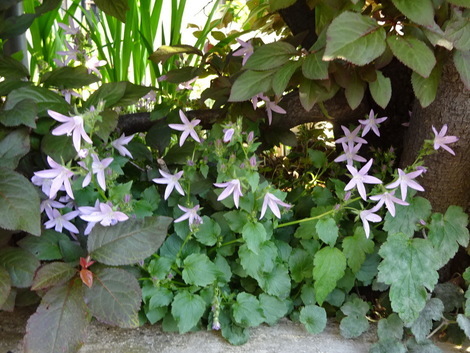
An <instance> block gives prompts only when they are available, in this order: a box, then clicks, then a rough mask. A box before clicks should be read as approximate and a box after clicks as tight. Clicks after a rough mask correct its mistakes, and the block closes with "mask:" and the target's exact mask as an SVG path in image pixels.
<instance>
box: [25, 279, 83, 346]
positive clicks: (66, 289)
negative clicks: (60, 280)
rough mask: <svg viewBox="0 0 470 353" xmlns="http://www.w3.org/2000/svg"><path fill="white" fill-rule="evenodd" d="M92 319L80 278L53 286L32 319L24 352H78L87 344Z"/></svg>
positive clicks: (27, 329) (28, 327) (27, 327)
mask: <svg viewBox="0 0 470 353" xmlns="http://www.w3.org/2000/svg"><path fill="white" fill-rule="evenodd" d="M89 321H90V315H89V314H88V310H87V307H86V305H85V302H84V300H83V290H82V284H81V282H80V281H75V282H72V283H69V284H67V285H63V286H60V287H55V288H52V289H51V290H49V291H48V292H47V293H46V295H45V296H44V297H43V299H42V301H41V304H40V305H39V307H38V309H37V311H36V313H35V314H33V315H32V316H31V317H30V318H29V320H28V323H27V326H26V336H25V338H24V351H25V353H50V352H76V351H78V349H79V348H80V346H81V345H82V344H83V340H84V338H85V329H86V327H87V325H88V322H89Z"/></svg>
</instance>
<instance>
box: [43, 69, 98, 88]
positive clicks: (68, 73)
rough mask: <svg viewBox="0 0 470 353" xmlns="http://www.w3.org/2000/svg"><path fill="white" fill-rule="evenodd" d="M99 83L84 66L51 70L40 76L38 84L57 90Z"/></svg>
mask: <svg viewBox="0 0 470 353" xmlns="http://www.w3.org/2000/svg"><path fill="white" fill-rule="evenodd" d="M98 81H100V78H99V77H98V76H95V75H92V74H89V73H88V69H87V68H86V67H84V66H76V67H71V66H64V67H59V68H56V69H53V70H52V71H49V72H46V73H45V74H44V75H42V77H41V80H40V82H41V83H42V84H44V85H45V86H46V87H47V86H54V87H58V88H59V89H71V88H81V87H84V86H89V85H91V84H92V83H95V82H98Z"/></svg>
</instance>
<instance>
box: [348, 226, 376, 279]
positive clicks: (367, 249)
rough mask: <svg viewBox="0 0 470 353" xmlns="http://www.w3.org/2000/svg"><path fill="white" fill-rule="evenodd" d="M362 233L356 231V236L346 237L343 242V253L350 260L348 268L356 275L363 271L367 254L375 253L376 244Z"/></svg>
mask: <svg viewBox="0 0 470 353" xmlns="http://www.w3.org/2000/svg"><path fill="white" fill-rule="evenodd" d="M358 229H359V228H358ZM361 233H362V232H360V231H356V232H355V233H354V236H349V237H346V238H344V240H343V253H344V255H346V258H347V259H348V266H349V267H350V268H351V270H352V271H353V272H354V273H357V272H358V271H359V270H360V269H361V266H362V264H363V263H364V261H365V260H366V254H371V253H372V252H373V251H374V242H373V241H372V240H371V239H368V238H366V237H365V236H364V234H361Z"/></svg>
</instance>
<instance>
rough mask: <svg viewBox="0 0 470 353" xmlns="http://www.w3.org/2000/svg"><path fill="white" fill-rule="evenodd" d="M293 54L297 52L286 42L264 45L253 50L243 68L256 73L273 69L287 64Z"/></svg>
mask: <svg viewBox="0 0 470 353" xmlns="http://www.w3.org/2000/svg"><path fill="white" fill-rule="evenodd" d="M295 54H298V53H297V50H296V49H295V47H294V46H293V45H292V44H289V43H287V42H274V43H269V44H265V45H262V46H260V47H258V48H256V49H255V51H254V52H253V54H252V55H251V56H250V58H249V59H248V60H247V62H246V64H245V66H244V68H245V69H248V70H258V71H264V70H271V69H275V68H277V67H279V66H282V65H284V64H285V63H287V62H288V61H289V59H290V58H291V57H292V56H293V55H295Z"/></svg>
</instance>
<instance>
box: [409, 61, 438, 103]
mask: <svg viewBox="0 0 470 353" xmlns="http://www.w3.org/2000/svg"><path fill="white" fill-rule="evenodd" d="M441 72H442V70H441V65H439V64H438V65H436V66H435V67H434V69H432V71H431V74H430V75H429V77H427V78H425V77H422V76H420V75H419V74H417V73H416V72H415V71H413V72H412V73H411V84H412V86H413V92H414V93H415V96H416V97H417V98H418V100H419V103H420V104H421V106H422V107H423V108H426V107H427V106H429V104H431V103H432V102H434V99H436V94H437V87H438V86H439V81H440V79H441Z"/></svg>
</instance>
